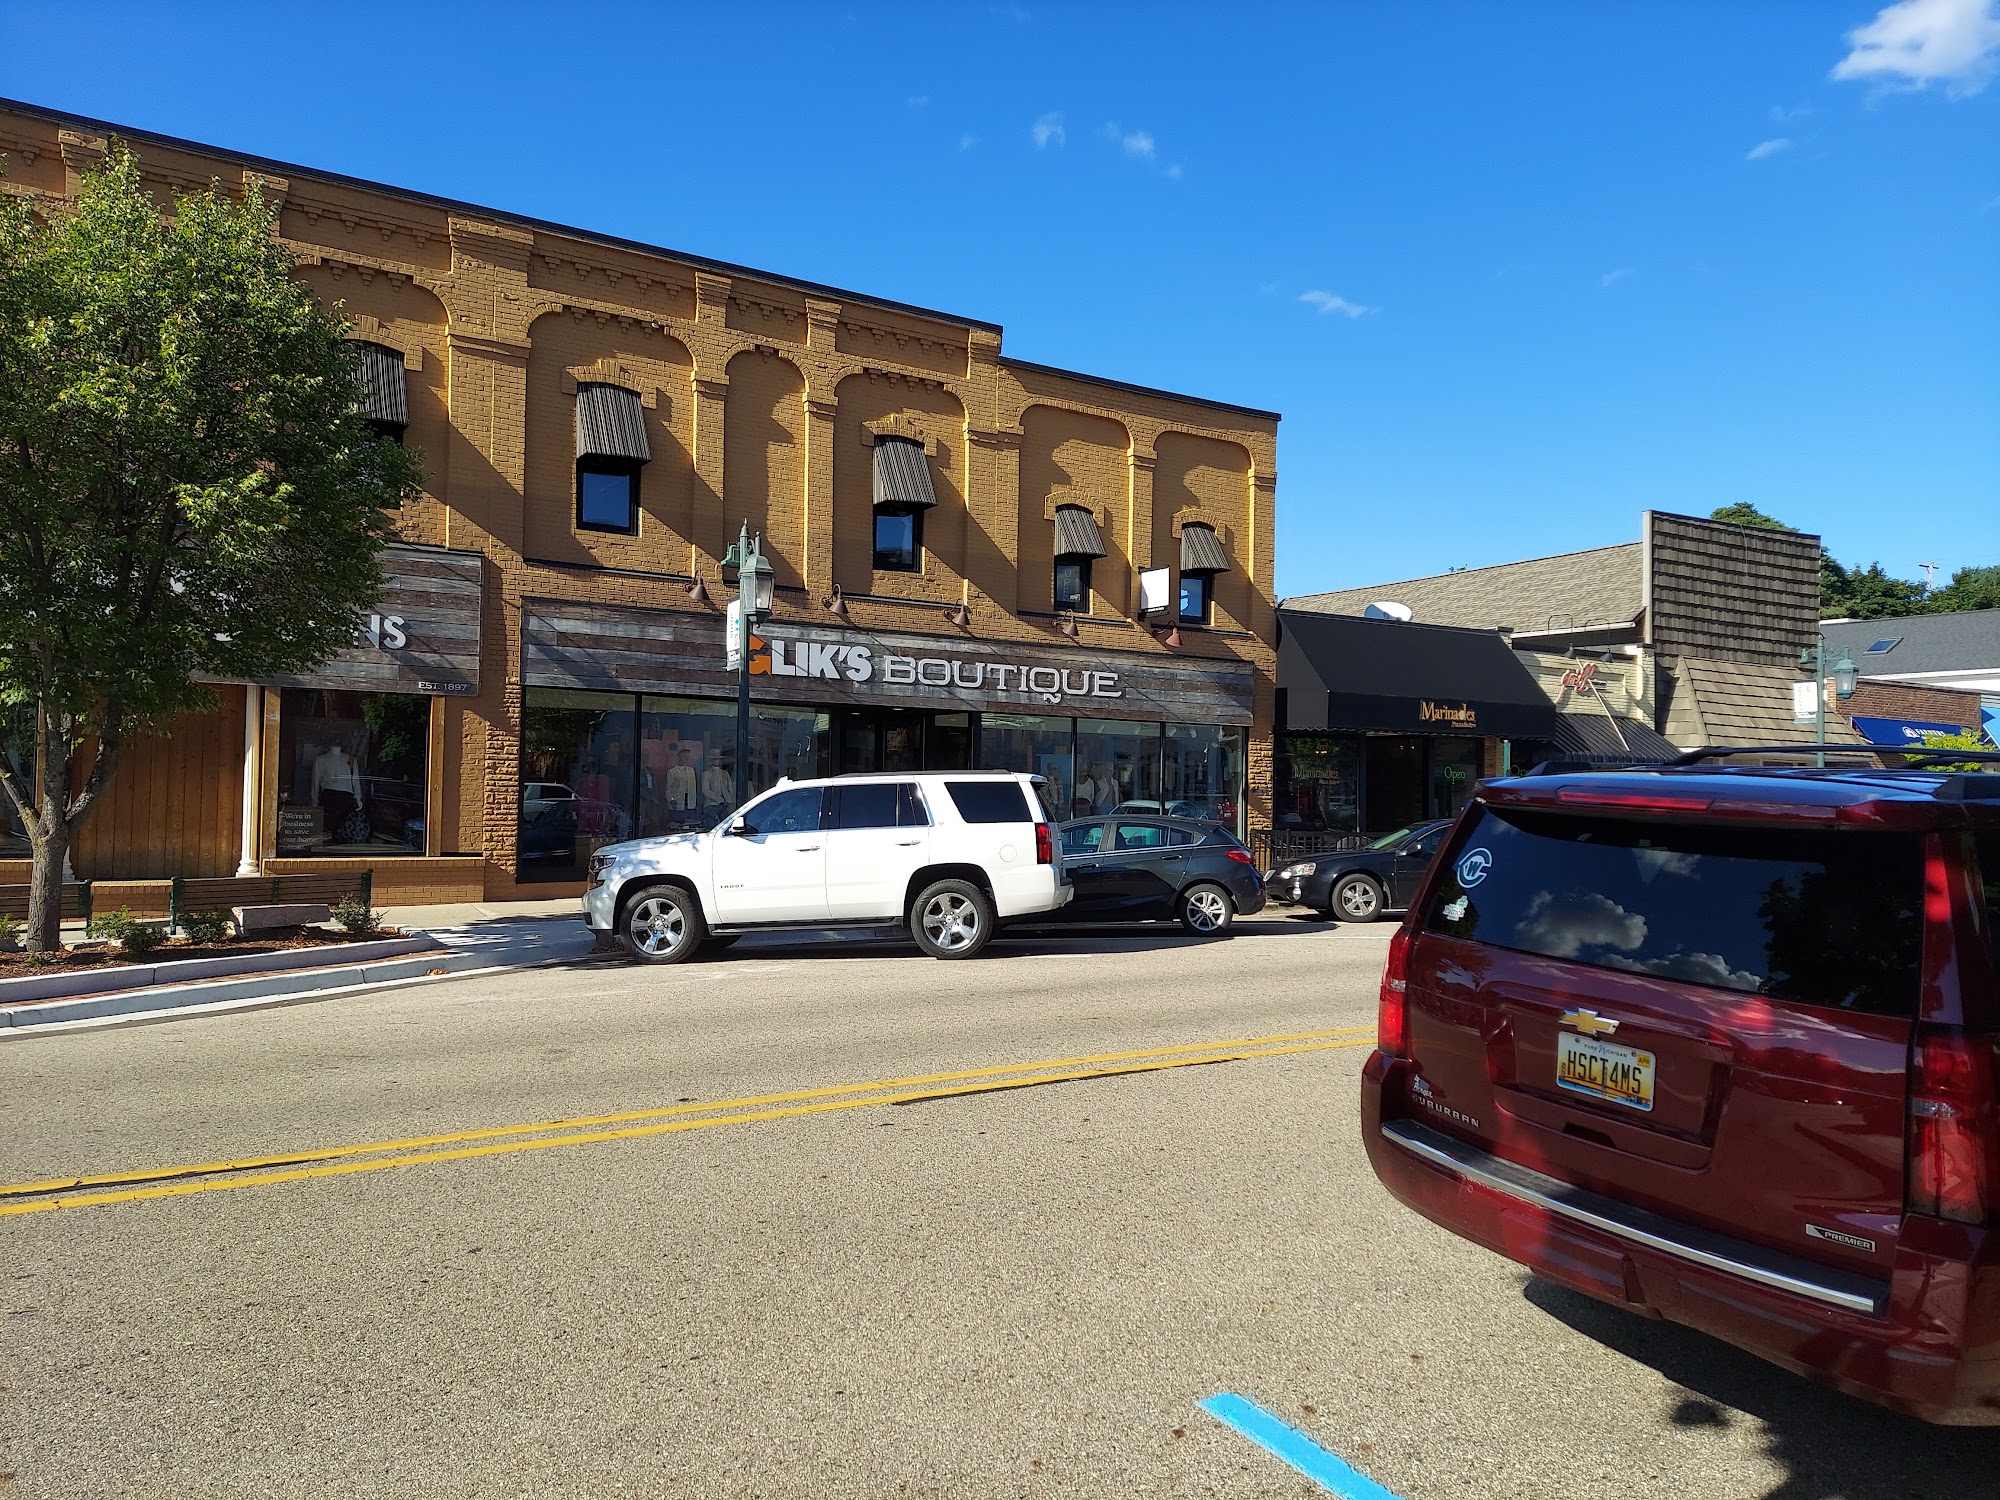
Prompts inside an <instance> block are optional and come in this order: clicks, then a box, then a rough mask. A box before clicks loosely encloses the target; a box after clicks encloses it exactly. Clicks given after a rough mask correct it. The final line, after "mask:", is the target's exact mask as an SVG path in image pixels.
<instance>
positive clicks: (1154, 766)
mask: <svg viewBox="0 0 2000 1500" xmlns="http://www.w3.org/2000/svg"><path fill="white" fill-rule="evenodd" d="M1076 758H1077V764H1078V769H1077V778H1076V795H1075V797H1074V798H1073V799H1072V805H1073V806H1076V807H1078V808H1081V809H1082V810H1083V811H1087V812H1094V813H1096V812H1110V811H1111V810H1112V809H1113V808H1116V807H1121V806H1123V805H1124V804H1126V803H1128V802H1152V803H1154V804H1155V805H1156V806H1157V804H1158V802H1159V797H1160V726H1159V725H1157V724H1133V723H1128V722H1126V721H1125V720H1122V719H1078V720H1077V721H1076ZM1086 804H1087V806H1086Z"/></svg>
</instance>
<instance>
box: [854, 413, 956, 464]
mask: <svg viewBox="0 0 2000 1500" xmlns="http://www.w3.org/2000/svg"><path fill="white" fill-rule="evenodd" d="M878 437H894V438H908V439H910V440H911V441H912V442H917V443H922V444H923V445H924V452H925V453H927V454H929V455H930V456H931V457H932V458H936V457H937V451H938V440H937V434H936V432H935V431H934V430H933V429H932V424H931V423H930V422H926V421H922V420H920V419H918V418H915V417H909V416H905V415H904V414H903V413H902V412H895V413H892V414H891V415H889V416H886V417H883V418H881V419H880V420H879V421H874V422H863V423H862V424H861V446H862V447H864V448H872V447H874V446H875V439H877V438H878Z"/></svg>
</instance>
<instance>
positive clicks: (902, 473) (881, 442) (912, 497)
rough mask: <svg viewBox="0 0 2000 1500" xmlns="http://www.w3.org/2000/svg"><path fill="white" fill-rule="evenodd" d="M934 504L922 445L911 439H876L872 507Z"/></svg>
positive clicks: (921, 507)
mask: <svg viewBox="0 0 2000 1500" xmlns="http://www.w3.org/2000/svg"><path fill="white" fill-rule="evenodd" d="M936 504H937V491H936V490H934V489H932V488H931V461H930V459H929V458H928V457H926V456H925V454H924V445H923V444H922V443H919V442H916V441H915V440H913V439H911V438H898V437H878V438H876V439H875V509H877V510H929V509H930V508H931V507H932V506H933V505H936Z"/></svg>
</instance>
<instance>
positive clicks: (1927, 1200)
mask: <svg viewBox="0 0 2000 1500" xmlns="http://www.w3.org/2000/svg"><path fill="white" fill-rule="evenodd" d="M1993 1063H1994V1052H1993V1039H1992V1038H1991V1037H1985V1036H1976V1035H1971V1034H1968V1033H1966V1032H1963V1031H1958V1030H1955V1029H1951V1028H1948V1027H1932V1026H1919V1027H1918V1029H1917V1040H1916V1045H1915V1047H1914V1048H1913V1049H1912V1053H1911V1058H1910V1164H1909V1185H1908V1188H1907V1190H1906V1191H1907V1194H1908V1199H1909V1211H1910V1212H1911V1213H1918V1214H1934V1215H1936V1216H1937V1217H1938V1218H1940V1219H1951V1220H1954V1221H1956V1222H1958V1223H1960V1224H1983V1223H1985V1222H1986V1219H1987V1215H1988V1213H1989V1212H1990V1210H1991V1209H1992V1208H1993V1207H1994V1171H1995V1161H1994V1155H1995V1146H1996V1141H1995V1138H1994V1134H1995V1130H1996V1127H2000V1117H1996V1109H1995V1100H1994V1081H1993Z"/></svg>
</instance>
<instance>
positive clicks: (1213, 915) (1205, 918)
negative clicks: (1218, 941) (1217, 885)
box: [1187, 886, 1229, 932]
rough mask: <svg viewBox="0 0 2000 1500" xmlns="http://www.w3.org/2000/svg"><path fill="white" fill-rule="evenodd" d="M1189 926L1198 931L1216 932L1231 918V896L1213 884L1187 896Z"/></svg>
mask: <svg viewBox="0 0 2000 1500" xmlns="http://www.w3.org/2000/svg"><path fill="white" fill-rule="evenodd" d="M1187 915H1188V926H1190V927H1192V928H1193V929H1194V930H1195V931H1196V932H1214V931H1215V930H1216V929H1217V928H1218V927H1220V926H1222V924H1223V923H1224V922H1227V921H1228V920H1229V898H1228V897H1227V896H1225V895H1223V894H1222V892H1220V891H1218V890H1216V889H1214V888H1213V887H1212V886H1211V887H1209V888H1207V889H1205V890H1199V891H1196V892H1195V893H1194V894H1193V895H1191V896H1189V897H1188V898H1187Z"/></svg>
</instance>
